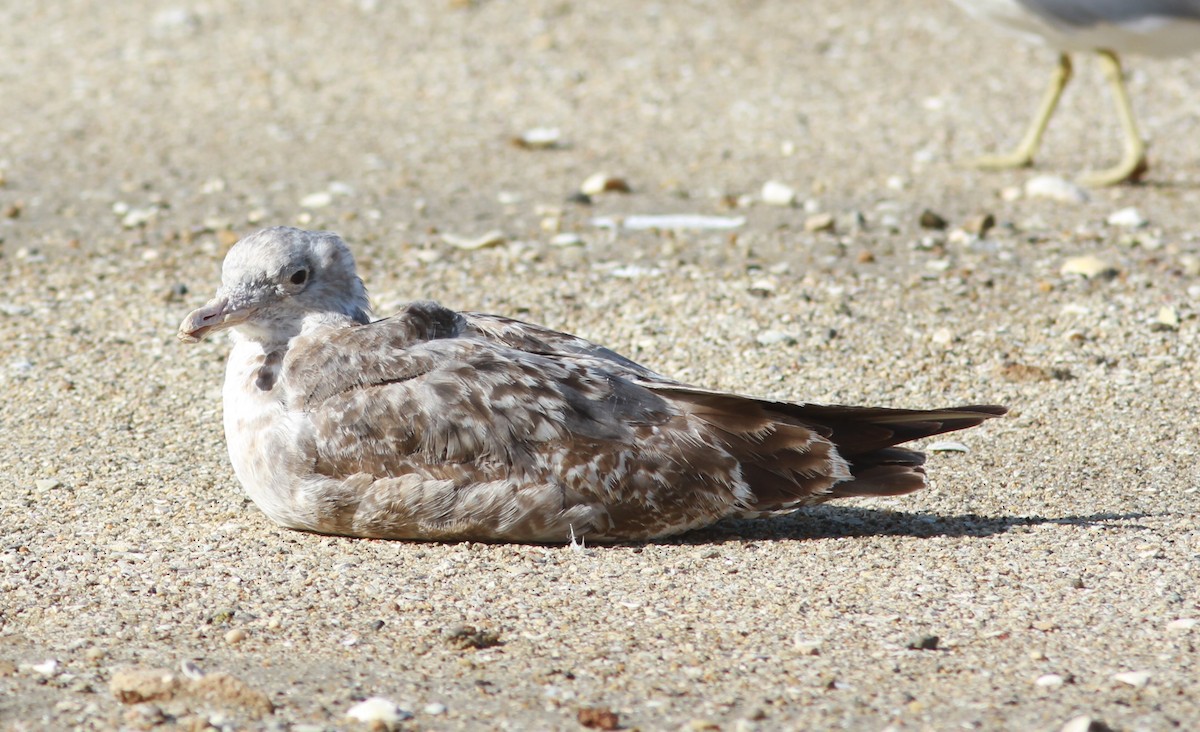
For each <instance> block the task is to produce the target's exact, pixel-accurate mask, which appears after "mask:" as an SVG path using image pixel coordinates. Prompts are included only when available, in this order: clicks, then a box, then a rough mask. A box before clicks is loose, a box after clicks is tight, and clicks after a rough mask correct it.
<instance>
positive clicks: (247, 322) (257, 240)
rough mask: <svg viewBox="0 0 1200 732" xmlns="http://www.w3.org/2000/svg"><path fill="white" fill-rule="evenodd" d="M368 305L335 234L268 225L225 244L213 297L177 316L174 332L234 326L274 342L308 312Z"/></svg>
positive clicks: (188, 334) (348, 311)
mask: <svg viewBox="0 0 1200 732" xmlns="http://www.w3.org/2000/svg"><path fill="white" fill-rule="evenodd" d="M368 310H369V306H368V304H367V291H366V289H365V288H364V287H363V284H362V280H360V279H359V278H358V275H357V274H355V270H354V257H353V255H351V254H350V249H349V248H348V247H347V246H346V243H345V242H343V241H342V239H341V237H339V236H338V235H337V234H334V233H333V232H329V231H304V230H302V229H293V228H290V227H287V226H275V227H272V228H270V229H263V230H262V231H259V232H256V233H254V234H251V235H250V236H247V237H246V238H244V239H242V240H241V241H239V242H238V243H237V244H235V245H234V246H233V248H232V249H230V250H229V253H228V254H227V255H225V263H224V264H223V265H222V267H221V286H220V287H219V288H218V289H217V294H216V297H214V298H213V299H212V300H210V301H209V302H208V304H207V305H205V306H204V307H202V308H197V309H196V310H193V311H192V312H191V313H189V314H188V316H187V317H186V318H184V319H183V322H182V323H180V325H179V339H180V340H182V341H184V342H186V343H195V342H197V341H199V340H201V339H202V338H204V337H205V336H207V335H208V334H209V333H212V332H214V331H218V330H224V329H225V328H231V327H235V326H236V327H237V329H238V331H239V332H240V333H241V334H242V335H243V336H244V337H246V338H249V339H251V340H256V341H262V342H264V343H282V342H286V341H287V340H288V339H290V338H291V337H292V336H295V335H296V334H297V333H299V332H300V329H301V327H302V326H303V323H304V320H305V319H306V318H309V317H310V316H325V317H333V318H337V317H338V316H341V317H343V318H349V319H351V320H354V321H356V322H359V323H366V322H367V321H368V320H369V318H368Z"/></svg>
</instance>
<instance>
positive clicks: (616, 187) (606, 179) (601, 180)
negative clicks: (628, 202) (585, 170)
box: [579, 173, 633, 199]
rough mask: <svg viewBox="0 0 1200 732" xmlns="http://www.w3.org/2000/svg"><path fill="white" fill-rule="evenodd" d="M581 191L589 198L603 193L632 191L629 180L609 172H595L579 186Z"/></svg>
mask: <svg viewBox="0 0 1200 732" xmlns="http://www.w3.org/2000/svg"><path fill="white" fill-rule="evenodd" d="M579 192H580V193H582V194H583V195H585V196H588V197H589V199H590V198H591V197H593V196H598V195H600V194H601V193H632V192H633V188H632V187H630V185H629V183H628V181H626V180H625V179H624V178H620V177H617V176H615V175H609V174H608V173H593V174H592V175H590V176H588V177H587V179H586V180H584V181H583V183H582V184H581V185H580V186H579Z"/></svg>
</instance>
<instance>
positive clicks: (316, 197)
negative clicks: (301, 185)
mask: <svg viewBox="0 0 1200 732" xmlns="http://www.w3.org/2000/svg"><path fill="white" fill-rule="evenodd" d="M331 203H333V194H332V193H330V192H329V191H317V192H316V193H310V194H308V195H307V196H305V197H304V198H301V199H300V206H301V207H302V208H324V207H326V206H328V205H329V204H331Z"/></svg>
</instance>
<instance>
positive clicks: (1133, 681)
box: [1113, 671, 1150, 689]
mask: <svg viewBox="0 0 1200 732" xmlns="http://www.w3.org/2000/svg"><path fill="white" fill-rule="evenodd" d="M1113 681H1119V682H1121V683H1122V684H1128V685H1129V686H1132V687H1133V688H1135V689H1141V688H1142V687H1144V686H1145V685H1146V684H1148V683H1150V672H1149V671H1122V672H1121V673H1119V674H1113Z"/></svg>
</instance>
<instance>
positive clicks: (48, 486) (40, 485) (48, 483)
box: [33, 478, 62, 491]
mask: <svg viewBox="0 0 1200 732" xmlns="http://www.w3.org/2000/svg"><path fill="white" fill-rule="evenodd" d="M61 485H62V482H60V481H59V480H58V479H57V478H43V479H41V480H38V481H34V483H33V486H34V487H35V488H37V489H38V490H39V491H52V490H54V489H55V488H58V487H59V486H61Z"/></svg>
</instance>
